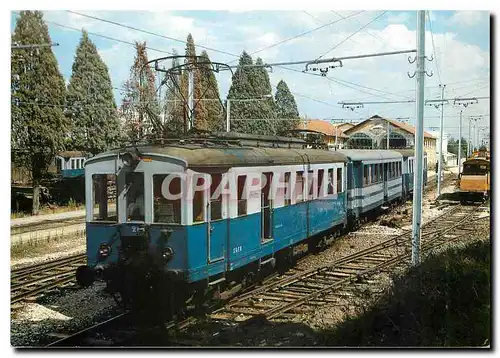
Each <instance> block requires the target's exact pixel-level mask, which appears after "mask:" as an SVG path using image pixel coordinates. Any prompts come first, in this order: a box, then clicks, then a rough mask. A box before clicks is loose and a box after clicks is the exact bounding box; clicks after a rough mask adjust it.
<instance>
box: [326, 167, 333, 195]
mask: <svg viewBox="0 0 500 358" xmlns="http://www.w3.org/2000/svg"><path fill="white" fill-rule="evenodd" d="M327 180H328V188H327V192H326V193H327V194H328V195H330V194H333V169H328V175H327Z"/></svg>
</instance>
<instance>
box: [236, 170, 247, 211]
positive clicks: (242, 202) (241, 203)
mask: <svg viewBox="0 0 500 358" xmlns="http://www.w3.org/2000/svg"><path fill="white" fill-rule="evenodd" d="M246 179H247V176H246V175H240V176H238V216H243V215H246V214H247V199H245V198H243V189H244V188H245V181H246Z"/></svg>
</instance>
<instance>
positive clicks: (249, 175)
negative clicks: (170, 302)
mask: <svg viewBox="0 0 500 358" xmlns="http://www.w3.org/2000/svg"><path fill="white" fill-rule="evenodd" d="M346 161H347V159H346V157H345V156H344V155H342V154H340V153H338V152H337V153H336V152H330V151H325V150H317V149H301V148H294V147H289V148H266V147H251V146H233V145H228V144H227V143H226V144H224V145H217V144H211V145H208V146H207V145H206V144H197V143H191V144H182V146H181V145H168V146H160V145H155V146H142V147H131V148H124V149H121V150H115V151H110V152H107V153H103V154H100V155H97V156H95V157H93V158H91V159H88V160H87V162H86V165H85V180H86V203H87V216H86V221H87V224H86V235H87V261H88V267H86V268H84V269H83V270H81V271H80V273H79V276H78V274H77V276H78V277H79V281H80V282H81V283H88V281H89V276H91V278H92V280H93V278H94V276H93V275H94V274H95V272H96V271H99V272H106V270H108V272H115V273H116V272H118V274H119V275H122V271H120V270H117V268H118V267H123V264H124V263H127V262H128V263H130V262H134V261H135V262H139V261H140V260H143V261H145V262H146V263H147V264H148V265H152V266H154V267H156V268H160V269H161V271H162V272H164V273H165V274H166V276H167V277H168V278H169V280H170V281H169V282H180V283H184V284H188V285H189V284H195V283H197V284H198V283H199V284H200V285H198V286H197V287H200V286H202V287H204V289H205V288H207V287H211V286H215V285H218V284H220V283H223V282H225V281H226V282H229V281H230V280H232V279H233V277H232V275H233V273H235V272H239V273H241V272H242V270H243V271H245V270H246V268H249V267H252V268H255V267H256V268H257V270H259V269H260V267H261V266H262V265H265V264H267V263H271V264H274V263H275V260H276V257H277V256H279V255H283V256H286V257H288V256H290V255H293V254H294V252H295V251H294V250H295V249H296V248H297V247H298V246H299V245H302V246H303V245H304V243H307V242H308V241H307V240H309V239H310V238H311V237H315V236H317V234H320V233H324V232H326V231H329V230H334V229H336V228H342V227H343V226H344V225H345V224H346V220H347V212H346V201H347V199H346V171H345V163H346ZM111 182H114V183H116V185H115V189H114V191H116V200H110V196H109V193H110V188H109V183H111ZM259 182H266V183H267V184H265V185H260V183H259ZM204 183H209V184H208V186H205V188H204V189H203V190H196V188H198V187H201V186H203V185H204ZM245 184H246V185H245ZM167 189H168V190H169V191H170V192H171V193H174V194H179V195H178V198H175V199H173V198H168V197H167V196H166V195H165V192H166V190H167ZM190 190H192V192H190ZM112 191H113V190H112ZM112 191H111V192H112ZM269 192H272V193H273V194H272V195H271V196H269V195H268V194H269ZM189 193H192V194H189ZM219 194H220V195H219ZM233 194H234V195H233ZM120 265H122V266H120ZM240 269H241V270H240ZM238 270H239V271H238ZM239 273H238V274H239ZM104 275H105V276H106V274H104ZM235 275H236V274H235ZM108 277H109V276H108ZM122 279H123V277H122ZM172 288H173V287H172ZM177 288H179V290H180V286H177Z"/></svg>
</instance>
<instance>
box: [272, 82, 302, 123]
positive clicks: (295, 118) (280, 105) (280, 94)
mask: <svg viewBox="0 0 500 358" xmlns="http://www.w3.org/2000/svg"><path fill="white" fill-rule="evenodd" d="M274 98H275V100H276V117H277V118H278V119H288V118H290V119H291V120H290V121H277V122H276V124H277V126H279V127H278V128H280V131H286V130H290V129H295V128H296V127H297V126H298V124H299V123H300V121H299V111H298V109H297V103H296V102H295V98H294V97H293V94H292V93H291V92H290V89H289V88H288V85H287V84H286V82H285V81H283V80H281V81H279V82H278V85H277V86H276V95H275V97H274ZM280 131H278V132H280Z"/></svg>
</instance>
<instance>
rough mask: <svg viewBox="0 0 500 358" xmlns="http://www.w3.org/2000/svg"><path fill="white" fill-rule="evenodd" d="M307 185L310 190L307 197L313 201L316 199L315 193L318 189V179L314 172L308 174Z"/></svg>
mask: <svg viewBox="0 0 500 358" xmlns="http://www.w3.org/2000/svg"><path fill="white" fill-rule="evenodd" d="M307 179H308V180H307V185H308V186H309V190H308V195H307V200H313V199H314V192H315V188H316V183H317V181H316V178H315V177H314V171H313V170H310V171H309V172H307Z"/></svg>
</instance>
